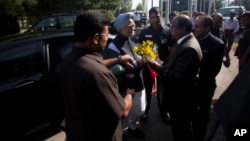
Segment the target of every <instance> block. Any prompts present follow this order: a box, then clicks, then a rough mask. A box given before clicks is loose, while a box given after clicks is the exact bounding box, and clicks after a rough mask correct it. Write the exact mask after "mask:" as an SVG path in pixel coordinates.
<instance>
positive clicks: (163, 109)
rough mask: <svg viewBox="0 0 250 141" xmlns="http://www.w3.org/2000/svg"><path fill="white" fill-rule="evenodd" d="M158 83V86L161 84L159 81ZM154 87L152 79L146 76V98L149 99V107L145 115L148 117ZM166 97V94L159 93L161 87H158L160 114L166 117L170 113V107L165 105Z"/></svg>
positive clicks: (147, 106)
mask: <svg viewBox="0 0 250 141" xmlns="http://www.w3.org/2000/svg"><path fill="white" fill-rule="evenodd" d="M157 83H158V86H159V84H160V82H159V79H157ZM152 85H153V81H152V78H150V77H148V76H145V77H144V86H145V90H146V97H147V105H146V110H145V114H146V115H147V114H148V112H149V110H150V107H151V98H152V94H151V92H152ZM164 96H166V94H164V95H163V94H161V93H159V87H158V91H157V104H158V108H159V111H160V114H161V115H162V116H164V115H166V114H167V113H168V106H167V104H164V101H165V100H163V99H164Z"/></svg>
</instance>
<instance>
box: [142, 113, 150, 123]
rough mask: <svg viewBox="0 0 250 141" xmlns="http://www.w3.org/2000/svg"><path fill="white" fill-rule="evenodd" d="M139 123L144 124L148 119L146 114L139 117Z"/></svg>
mask: <svg viewBox="0 0 250 141" xmlns="http://www.w3.org/2000/svg"><path fill="white" fill-rule="evenodd" d="M140 119H141V121H142V122H145V121H146V120H147V119H148V115H147V114H144V115H142V116H141V117H140Z"/></svg>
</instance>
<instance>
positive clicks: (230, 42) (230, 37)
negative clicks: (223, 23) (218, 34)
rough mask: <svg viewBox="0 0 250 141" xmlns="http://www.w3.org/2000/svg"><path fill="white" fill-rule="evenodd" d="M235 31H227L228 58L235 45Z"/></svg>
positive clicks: (226, 51)
mask: <svg viewBox="0 0 250 141" xmlns="http://www.w3.org/2000/svg"><path fill="white" fill-rule="evenodd" d="M233 31H234V30H231V29H230V30H228V29H225V31H224V32H225V38H226V41H227V49H226V50H225V56H226V57H229V52H230V50H231V48H232V45H233V42H234V34H233Z"/></svg>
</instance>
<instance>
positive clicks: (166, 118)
mask: <svg viewBox="0 0 250 141" xmlns="http://www.w3.org/2000/svg"><path fill="white" fill-rule="evenodd" d="M161 119H162V121H163V122H164V123H166V124H169V123H170V116H169V114H168V113H165V114H161Z"/></svg>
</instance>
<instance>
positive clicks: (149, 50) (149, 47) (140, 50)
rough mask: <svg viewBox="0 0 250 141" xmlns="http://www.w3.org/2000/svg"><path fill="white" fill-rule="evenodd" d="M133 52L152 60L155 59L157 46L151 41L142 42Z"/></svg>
mask: <svg viewBox="0 0 250 141" xmlns="http://www.w3.org/2000/svg"><path fill="white" fill-rule="evenodd" d="M134 52H135V53H137V54H138V55H140V56H142V57H148V58H150V59H152V60H156V59H157V46H156V44H154V42H153V41H150V40H147V41H143V42H142V44H139V45H138V46H135V47H134Z"/></svg>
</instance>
